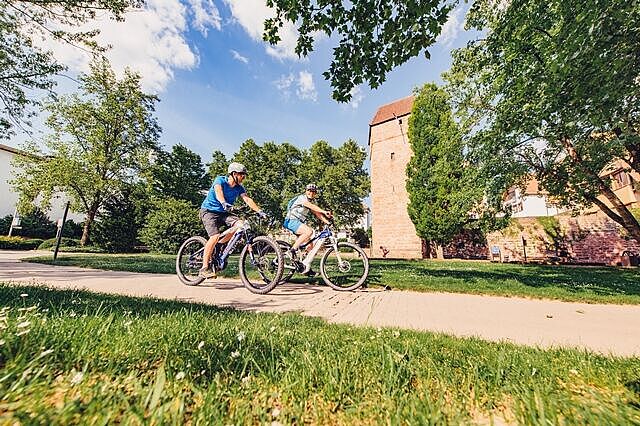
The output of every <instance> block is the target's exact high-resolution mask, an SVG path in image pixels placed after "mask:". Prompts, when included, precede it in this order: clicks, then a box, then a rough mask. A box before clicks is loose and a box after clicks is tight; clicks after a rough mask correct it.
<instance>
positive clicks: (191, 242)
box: [176, 237, 207, 285]
mask: <svg viewBox="0 0 640 426" xmlns="http://www.w3.org/2000/svg"><path fill="white" fill-rule="evenodd" d="M206 243H207V240H205V239H204V238H202V237H191V238H189V239H188V240H186V241H185V242H184V243H182V245H181V246H180V248H179V249H178V255H177V256H176V273H177V274H178V278H180V281H182V283H183V284H186V285H198V284H200V283H201V282H202V281H204V278H202V277H199V276H198V272H200V268H202V256H203V255H204V245H205V244H206Z"/></svg>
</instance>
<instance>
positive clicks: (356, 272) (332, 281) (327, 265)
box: [320, 242, 369, 291]
mask: <svg viewBox="0 0 640 426" xmlns="http://www.w3.org/2000/svg"><path fill="white" fill-rule="evenodd" d="M320 273H321V274H322V279H323V280H324V282H325V283H326V284H327V285H328V286H330V287H331V288H333V289H335V290H340V291H349V290H355V289H357V288H358V287H360V286H361V285H362V284H364V282H365V280H366V279H367V277H368V276H369V258H368V257H367V255H366V254H365V252H364V250H362V249H361V248H360V247H358V246H357V245H355V244H351V243H345V242H340V243H338V252H336V251H335V247H330V248H329V249H328V250H327V251H326V252H324V255H323V256H322V259H320Z"/></svg>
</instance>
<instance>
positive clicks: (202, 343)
mask: <svg viewBox="0 0 640 426" xmlns="http://www.w3.org/2000/svg"><path fill="white" fill-rule="evenodd" d="M202 348H204V340H203V341H201V342H200V343H198V350H200V349H202Z"/></svg>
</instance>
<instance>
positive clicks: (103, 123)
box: [12, 60, 160, 245]
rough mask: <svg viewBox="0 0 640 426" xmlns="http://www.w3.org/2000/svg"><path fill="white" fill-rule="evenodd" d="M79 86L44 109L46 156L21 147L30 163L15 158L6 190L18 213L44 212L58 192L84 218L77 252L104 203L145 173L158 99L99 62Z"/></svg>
mask: <svg viewBox="0 0 640 426" xmlns="http://www.w3.org/2000/svg"><path fill="white" fill-rule="evenodd" d="M80 82H81V87H80V90H81V93H80V94H74V95H71V96H65V97H63V98H61V99H60V100H58V101H57V102H55V103H51V104H49V111H50V112H51V115H50V117H49V119H48V120H47V125H48V126H49V127H50V128H51V130H52V131H53V133H52V134H51V135H50V136H49V137H48V138H47V139H46V141H45V144H46V147H47V149H48V150H49V152H48V153H46V155H45V153H43V152H41V151H40V148H39V147H38V146H36V145H35V144H33V143H32V144H28V146H27V147H26V148H25V151H27V152H30V153H33V154H37V156H17V157H16V158H15V160H14V163H15V166H16V169H17V170H18V172H17V173H16V178H15V180H13V182H12V183H13V185H14V188H15V190H16V192H18V194H19V195H20V201H19V209H21V210H22V211H25V210H28V209H30V208H31V205H32V202H33V200H34V199H36V198H37V197H38V196H42V205H43V206H44V207H47V206H48V205H49V203H50V200H51V196H52V194H53V193H54V191H62V192H65V193H66V194H67V196H68V197H69V198H70V200H71V210H73V211H77V212H83V213H85V214H86V218H85V222H84V230H83V235H82V244H83V245H84V244H87V243H88V241H89V236H90V230H91V226H92V224H93V221H94V219H95V217H96V216H98V215H99V212H100V209H101V208H102V207H103V206H104V203H105V202H106V201H108V200H110V199H112V198H113V197H115V196H117V195H118V194H119V193H120V192H121V191H122V187H123V186H124V185H126V184H127V183H129V182H132V181H133V180H134V179H135V177H136V173H137V172H138V171H139V170H141V169H144V167H145V166H146V164H147V162H148V159H149V152H150V151H151V150H153V149H155V148H156V141H157V139H158V137H159V133H160V128H159V126H158V124H157V122H156V119H155V118H154V117H153V111H154V103H155V102H156V101H157V98H156V97H155V96H152V95H147V94H145V93H143V92H142V91H141V89H140V76H139V75H137V74H134V73H132V72H130V71H128V70H127V71H125V74H124V77H123V78H122V79H121V80H118V79H116V76H115V74H114V72H113V70H112V69H111V68H110V66H109V64H108V62H106V60H103V61H96V62H93V63H92V64H91V73H90V74H88V75H82V76H81V77H80Z"/></svg>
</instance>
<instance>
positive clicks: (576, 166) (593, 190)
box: [446, 0, 640, 241]
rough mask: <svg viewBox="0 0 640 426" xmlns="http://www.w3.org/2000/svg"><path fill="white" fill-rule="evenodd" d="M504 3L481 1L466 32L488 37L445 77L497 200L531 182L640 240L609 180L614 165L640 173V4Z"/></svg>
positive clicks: (461, 53)
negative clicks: (602, 216) (600, 214)
mask: <svg viewBox="0 0 640 426" xmlns="http://www.w3.org/2000/svg"><path fill="white" fill-rule="evenodd" d="M501 5H502V6H501V7H495V2H493V1H491V0H476V1H475V3H474V5H473V7H472V9H471V11H470V13H469V15H468V18H467V25H468V26H470V27H472V28H476V29H479V30H481V31H483V32H484V33H486V36H485V37H483V38H482V39H480V40H477V41H475V42H472V43H470V44H469V45H468V46H467V47H465V48H463V49H460V50H458V51H457V52H456V53H455V55H454V64H453V67H452V69H451V71H450V72H449V73H448V75H447V77H446V78H447V80H448V81H449V83H450V85H451V88H452V89H451V90H452V93H453V94H454V95H455V100H456V105H457V108H458V110H459V112H460V117H461V120H462V122H463V123H464V125H465V129H466V132H467V134H468V135H469V137H468V138H467V140H468V142H469V149H470V150H471V151H472V156H474V157H475V158H477V160H478V162H479V163H478V164H480V165H482V167H483V168H484V170H485V175H486V176H488V177H491V181H489V185H490V187H489V189H490V191H488V194H489V195H490V196H491V197H490V198H491V199H493V201H494V204H497V203H499V201H500V199H501V197H502V194H503V192H504V191H505V189H507V188H508V187H509V186H510V185H513V184H514V183H518V182H522V181H523V180H524V179H525V178H526V177H528V176H529V175H533V176H534V177H536V178H537V179H538V181H539V182H540V184H541V186H542V187H543V188H544V189H545V190H546V191H548V192H549V194H550V195H551V196H552V197H554V198H555V199H556V200H557V201H558V202H559V203H560V204H561V205H563V206H566V207H571V208H575V209H580V208H583V207H588V206H590V205H593V204H595V205H596V206H597V207H598V208H600V209H601V210H602V211H603V212H604V213H605V214H606V215H607V216H609V217H610V218H611V219H613V220H614V221H616V222H617V223H619V224H620V225H622V226H623V227H624V228H625V229H626V230H627V231H628V233H629V234H630V235H631V236H633V237H634V238H635V239H636V240H638V241H640V224H639V223H638V220H637V219H636V218H634V216H633V215H632V213H631V212H630V211H629V209H628V208H627V207H626V206H625V205H624V203H623V202H622V201H621V200H620V199H619V198H618V197H617V195H616V194H615V192H614V191H613V190H612V186H611V184H612V182H611V180H610V179H609V178H605V177H603V171H604V170H605V169H606V168H607V167H608V166H609V165H611V164H612V163H613V162H614V161H616V160H624V161H625V162H626V164H628V169H629V170H631V169H632V170H635V171H638V172H640V136H639V135H638V131H639V129H640V122H639V117H640V80H639V78H640V77H639V76H638V69H640V3H639V2H638V1H637V0H636V1H626V0H611V1H610V0H586V1H582V0H580V1H578V0H552V1H549V2H538V1H534V0H513V1H511V2H506V3H501ZM599 196H603V197H604V199H606V201H604V200H603V199H602V198H599Z"/></svg>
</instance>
